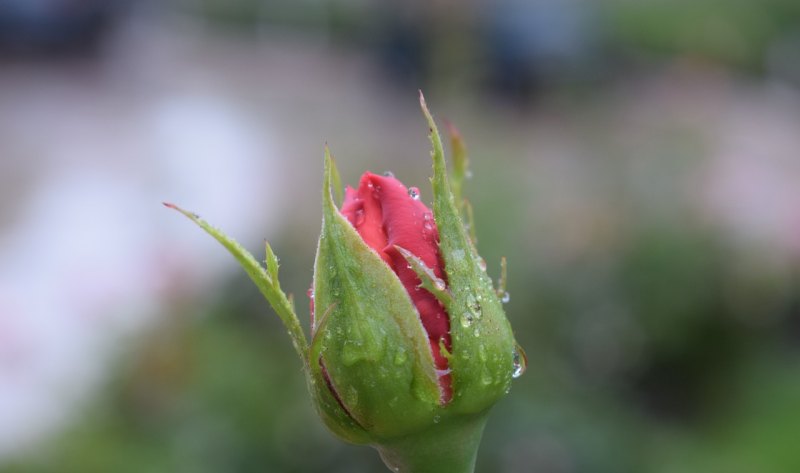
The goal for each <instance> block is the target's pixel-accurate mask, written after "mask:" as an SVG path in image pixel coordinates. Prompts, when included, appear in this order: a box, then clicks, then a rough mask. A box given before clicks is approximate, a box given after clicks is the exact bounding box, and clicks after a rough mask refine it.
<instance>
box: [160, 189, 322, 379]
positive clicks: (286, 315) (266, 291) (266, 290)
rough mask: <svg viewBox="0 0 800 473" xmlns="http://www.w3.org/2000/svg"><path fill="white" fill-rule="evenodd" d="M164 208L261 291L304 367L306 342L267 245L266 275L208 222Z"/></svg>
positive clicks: (196, 216)
mask: <svg viewBox="0 0 800 473" xmlns="http://www.w3.org/2000/svg"><path fill="white" fill-rule="evenodd" d="M164 205H165V206H166V207H169V208H171V209H174V210H177V211H178V212H180V213H182V214H183V215H185V216H186V217H187V218H189V219H190V220H191V221H193V222H194V223H195V224H197V225H198V226H199V227H200V228H202V229H203V230H205V231H206V233H208V234H209V235H211V236H212V237H214V239H216V240H217V241H218V242H219V243H220V244H222V246H224V247H225V248H226V249H227V250H228V251H229V252H230V253H231V254H232V255H233V257H234V258H236V261H238V262H239V265H240V266H241V267H242V269H244V271H245V272H246V273H247V275H248V276H249V277H250V280H252V281H253V283H255V285H256V287H258V289H259V291H261V294H262V295H263V296H264V298H265V299H267V302H269V304H270V305H271V306H272V309H273V310H274V311H275V313H276V314H278V317H280V319H281V321H282V322H283V325H284V326H285V327H286V329H287V330H288V332H289V336H290V337H291V339H292V344H293V345H294V349H295V351H297V354H298V355H299V356H300V359H301V360H302V361H303V365H304V366H305V367H306V368H308V342H307V341H306V337H305V335H304V334H303V329H302V327H301V326H300V322H299V320H298V319H297V315H296V314H295V313H294V309H293V307H292V303H291V301H290V300H289V298H288V297H287V296H286V294H285V293H284V292H283V291H282V290H281V289H280V284H279V283H278V279H277V277H278V261H277V258H276V257H275V254H274V253H273V252H272V248H270V246H269V244H267V245H266V247H267V258H266V260H267V268H269V272H267V270H266V269H264V267H263V266H261V265H260V264H259V263H258V261H256V259H255V258H254V257H253V255H252V254H250V252H249V251H247V250H246V249H245V248H244V247H242V245H240V244H239V243H238V242H236V241H235V240H233V239H232V238H230V237H229V236H227V235H225V233H223V232H222V231H221V230H219V229H217V228H215V227H213V226H211V225H209V224H208V222H206V221H205V220H203V219H202V218H200V216H199V215H197V214H195V213H193V212H189V211H187V210H184V209H182V208H180V207H178V206H177V205H175V204H171V203H167V202H164Z"/></svg>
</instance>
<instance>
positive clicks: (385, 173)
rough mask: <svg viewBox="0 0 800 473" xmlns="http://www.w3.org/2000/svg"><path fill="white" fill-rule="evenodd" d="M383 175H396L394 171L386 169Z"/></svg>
mask: <svg viewBox="0 0 800 473" xmlns="http://www.w3.org/2000/svg"><path fill="white" fill-rule="evenodd" d="M383 175H384V176H386V177H394V173H393V172H392V171H386V172H384V173H383Z"/></svg>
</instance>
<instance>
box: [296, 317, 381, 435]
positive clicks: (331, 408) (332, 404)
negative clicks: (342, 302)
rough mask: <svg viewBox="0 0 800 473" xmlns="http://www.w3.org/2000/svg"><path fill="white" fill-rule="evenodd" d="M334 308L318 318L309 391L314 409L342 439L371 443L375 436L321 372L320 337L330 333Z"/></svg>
mask: <svg viewBox="0 0 800 473" xmlns="http://www.w3.org/2000/svg"><path fill="white" fill-rule="evenodd" d="M331 309H332V307H329V308H328V309H327V310H325V311H323V312H322V315H321V316H318V317H317V319H316V329H315V331H314V332H313V335H312V338H311V352H310V354H309V358H310V359H311V360H317V362H316V363H311V365H310V366H309V369H308V373H309V376H308V389H309V391H310V392H311V397H312V401H313V404H314V407H315V408H316V410H317V413H319V416H320V417H321V418H322V421H323V422H324V423H325V425H326V426H327V427H328V428H329V429H330V430H331V432H333V433H334V434H335V435H337V436H338V437H339V438H341V439H343V440H345V441H347V442H350V443H354V444H367V443H371V442H372V437H371V436H370V435H369V433H368V432H367V431H366V430H364V428H363V427H362V426H361V425H359V424H358V422H356V420H355V419H354V418H353V417H352V416H351V414H350V413H349V412H347V411H346V410H345V409H344V408H343V407H342V405H340V404H339V401H338V400H337V399H336V397H334V395H333V393H332V392H331V390H330V388H329V387H328V381H327V380H326V379H325V376H324V374H323V372H322V365H321V363H320V359H321V356H322V349H323V343H322V340H323V337H321V336H320V334H325V333H328V331H327V330H328V326H327V321H328V315H330V313H331Z"/></svg>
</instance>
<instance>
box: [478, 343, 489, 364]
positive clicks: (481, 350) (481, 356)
mask: <svg viewBox="0 0 800 473" xmlns="http://www.w3.org/2000/svg"><path fill="white" fill-rule="evenodd" d="M478 359H480V360H481V361H482V362H484V363H486V360H487V359H488V358H487V356H486V346H485V345H484V344H483V343H481V344H480V346H478Z"/></svg>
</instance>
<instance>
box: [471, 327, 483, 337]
mask: <svg viewBox="0 0 800 473" xmlns="http://www.w3.org/2000/svg"><path fill="white" fill-rule="evenodd" d="M472 334H473V335H475V336H476V337H480V336H481V330H480V329H479V328H478V327H475V330H473V331H472Z"/></svg>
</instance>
